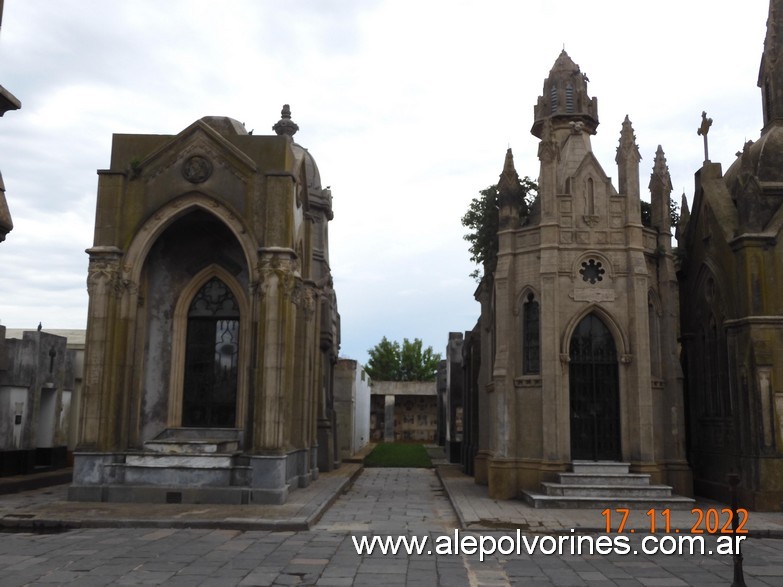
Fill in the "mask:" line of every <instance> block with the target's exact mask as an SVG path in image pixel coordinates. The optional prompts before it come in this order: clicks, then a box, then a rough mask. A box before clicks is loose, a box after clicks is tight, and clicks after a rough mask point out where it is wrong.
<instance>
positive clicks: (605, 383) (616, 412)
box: [569, 314, 621, 461]
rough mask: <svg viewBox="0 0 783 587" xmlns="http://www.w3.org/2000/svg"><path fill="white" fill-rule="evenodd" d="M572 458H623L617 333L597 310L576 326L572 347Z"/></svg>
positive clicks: (594, 459)
mask: <svg viewBox="0 0 783 587" xmlns="http://www.w3.org/2000/svg"><path fill="white" fill-rule="evenodd" d="M569 358H570V362H569V381H570V383H569V391H570V406H571V459H572V460H593V461H616V460H620V456H621V451H620V400H619V396H620V393H619V387H620V385H619V377H618V369H617V349H616V347H615V343H614V337H613V336H612V333H611V332H610V331H609V329H608V328H607V327H606V325H605V324H604V323H603V322H602V321H601V319H600V318H599V317H598V316H596V315H595V314H588V315H587V316H585V317H584V318H583V319H582V321H581V322H579V324H578V325H577V327H576V328H575V329H574V333H573V334H572V335H571V343H570V347H569Z"/></svg>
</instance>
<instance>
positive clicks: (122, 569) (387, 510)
mask: <svg viewBox="0 0 783 587" xmlns="http://www.w3.org/2000/svg"><path fill="white" fill-rule="evenodd" d="M359 471H360V467H359V466H358V465H356V464H352V465H350V466H349V465H344V466H343V467H341V469H339V470H337V471H335V472H332V473H329V474H324V475H321V476H320V477H319V479H318V480H317V481H316V482H315V483H313V484H311V486H310V487H308V488H304V489H300V490H297V491H295V492H292V493H291V498H290V499H289V503H288V504H286V505H285V506H206V505H201V506H187V505H183V504H168V505H164V504H161V505H159V506H151V505H142V506H139V505H137V504H81V503H73V502H64V501H62V499H63V498H64V495H65V486H59V487H55V488H49V489H39V490H35V491H30V492H24V493H18V494H14V495H4V496H0V523H2V525H4V526H6V530H7V533H4V534H2V538H0V584H2V585H3V587H5V586H6V585H9V586H12V585H43V584H48V585H51V584H68V583H72V584H77V585H109V584H141V583H146V584H166V585H331V586H340V585H359V586H361V585H373V586H374V587H379V586H381V585H383V586H386V585H414V586H422V587H424V586H432V585H443V586H447V585H448V586H452V585H457V586H462V585H465V586H470V587H474V586H484V585H487V586H489V585H541V586H561V585H574V586H576V585H580V586H588V587H598V586H604V585H615V586H628V587H630V586H650V587H653V586H666V587H684V586H688V585H710V586H717V585H729V584H731V579H732V573H733V566H732V557H731V556H727V555H718V554H712V555H710V554H699V555H690V554H688V555H679V556H677V555H671V556H665V555H663V554H660V553H658V554H655V555H647V554H643V552H642V540H643V539H644V538H645V537H646V536H648V535H649V527H648V524H649V519H648V518H646V517H645V515H644V513H641V512H634V513H632V515H631V517H630V518H629V521H628V523H627V525H626V532H625V533H624V535H623V537H624V539H625V540H627V545H628V546H627V549H628V554H619V553H616V552H613V553H610V554H600V553H598V552H597V551H593V552H592V554H591V553H590V552H589V548H588V546H589V545H588V544H587V543H582V548H583V550H582V553H581V554H570V552H569V551H570V546H571V545H573V544H574V542H573V541H574V540H577V539H578V538H579V537H582V538H583V539H586V538H588V537H589V538H592V539H597V538H598V533H602V532H603V531H604V530H605V528H604V525H605V519H604V518H603V517H602V516H601V514H600V512H593V511H590V510H536V509H533V508H530V507H529V506H527V505H525V504H523V503H522V502H518V501H498V500H492V499H490V498H489V497H487V495H486V488H484V487H481V486H477V485H476V484H475V483H474V482H473V479H472V478H470V477H467V476H465V475H463V474H462V473H461V472H460V471H459V469H458V468H456V467H454V466H450V465H447V464H444V463H443V462H440V463H439V465H438V472H437V473H436V472H435V471H433V470H429V469H365V470H364V472H362V473H361V475H360V476H358V478H357V479H356V480H355V482H354V483H353V485H352V486H350V488H349V485H350V483H351V478H352V476H353V475H355V474H356V473H357V472H359ZM332 501H334V503H333V505H332V506H331V507H329V506H328V504H329V503H330V502H332ZM452 504H453V505H454V506H455V507H454V508H453V507H452ZM699 506H700V507H705V508H706V507H717V506H718V504H709V503H704V504H699ZM680 516H684V517H683V518H680ZM671 520H672V526H674V525H675V524H682V525H683V527H690V525H692V523H693V519H692V515H691V514H690V512H679V513H676V514H674V513H673V514H672V518H671ZM747 526H748V528H749V530H750V532H751V536H759V538H749V539H748V540H746V542H745V543H744V544H743V554H744V557H745V560H744V568H745V579H746V584H747V585H748V587H753V586H771V585H776V586H778V587H779V586H781V585H783V540H777V539H769V538H763V537H762V536H780V535H783V534H781V528H782V527H783V514H759V513H755V512H751V514H750V518H749V520H748V524H747ZM68 528H73V529H68ZM285 528H288V530H285V531H280V530H281V529H285ZM304 528H310V529H309V530H306V529H304ZM572 528H574V529H577V532H575V533H573V534H572V533H571V532H570V530H571V529H572ZM632 528H633V529H636V530H637V532H636V533H634V534H631V533H630V529H632ZM33 529H35V531H34V532H33V531H31V530H33ZM517 529H519V530H521V531H524V533H520V535H519V536H517V535H516V530H517ZM590 532H592V534H590ZM400 536H404V537H406V538H408V539H410V538H413V537H417V538H418V539H420V540H424V539H425V538H426V540H427V542H426V544H425V543H421V542H420V544H422V549H421V551H420V554H407V553H406V552H404V549H402V548H401V550H399V551H398V553H397V554H396V555H392V554H387V555H383V554H381V553H380V552H379V550H378V544H376V549H375V551H374V552H373V554H367V553H366V552H364V553H359V552H357V546H356V545H357V544H361V541H362V540H363V539H364V540H372V539H373V538H374V537H378V538H381V539H384V540H385V539H387V538H391V539H392V540H394V541H396V540H397V539H398V537H400ZM617 537H618V535H617V534H613V535H612V539H616V538H617ZM520 538H523V540H527V542H524V541H522V542H519V540H520ZM561 539H562V540H563V541H564V542H563V543H562V544H563V546H564V550H565V554H563V555H552V554H546V552H549V551H550V550H551V547H554V546H555V545H556V544H557V540H561ZM466 540H467V542H465V541H466ZM515 540H516V541H518V542H517V543H515V542H514V541H515ZM471 541H474V542H475V544H482V543H483V544H484V545H485V546H487V547H489V546H492V544H493V543H494V544H500V545H502V546H503V552H506V550H505V549H506V548H507V547H508V546H509V545H512V546H513V549H512V550H514V552H511V553H509V554H502V553H500V552H495V553H494V554H489V555H487V556H482V555H480V553H479V552H472V551H471V544H474V542H471ZM534 541H535V542H534ZM456 544H460V545H461V549H460V552H455V550H456ZM534 545H535V546H536V547H535V548H533V551H532V553H530V554H529V553H528V552H527V550H526V549H527V548H528V547H532V546H534ZM400 546H402V544H401V543H400ZM716 548H717V538H716V537H714V536H705V549H706V550H707V551H712V552H715V551H716ZM634 552H636V554H634ZM481 559H483V560H481Z"/></svg>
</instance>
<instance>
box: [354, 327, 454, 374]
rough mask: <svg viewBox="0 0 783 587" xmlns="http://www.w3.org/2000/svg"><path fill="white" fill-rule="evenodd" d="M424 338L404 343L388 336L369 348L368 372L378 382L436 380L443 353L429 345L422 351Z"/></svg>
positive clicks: (404, 341)
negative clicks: (391, 339)
mask: <svg viewBox="0 0 783 587" xmlns="http://www.w3.org/2000/svg"><path fill="white" fill-rule="evenodd" d="M422 346H423V345H422V342H421V339H418V338H414V339H413V342H411V341H409V340H408V339H407V338H405V339H403V341H402V345H400V343H398V342H397V341H394V342H391V341H389V339H387V338H386V337H385V336H384V337H383V338H382V339H381V342H379V343H378V344H376V345H375V346H374V347H373V348H371V349H369V350H368V351H367V353H368V354H369V355H370V360H369V361H368V362H367V366H366V368H365V371H367V373H368V374H369V375H370V377H372V378H373V379H376V380H378V381H433V380H434V379H435V376H436V375H437V372H438V363H440V353H434V352H433V351H432V347H431V346H429V347H427V348H426V349H424V350H422Z"/></svg>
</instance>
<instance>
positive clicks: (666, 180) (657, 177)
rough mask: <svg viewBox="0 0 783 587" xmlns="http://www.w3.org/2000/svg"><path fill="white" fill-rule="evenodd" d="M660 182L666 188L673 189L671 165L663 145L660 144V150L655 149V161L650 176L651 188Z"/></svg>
mask: <svg viewBox="0 0 783 587" xmlns="http://www.w3.org/2000/svg"><path fill="white" fill-rule="evenodd" d="M656 183H658V184H659V185H660V186H661V187H662V188H663V189H664V190H668V191H669V192H671V191H672V178H671V175H669V166H668V165H667V164H666V155H664V152H663V147H661V146H660V145H658V150H657V151H655V161H654V162H653V171H652V175H651V176H650V189H653V186H654V185H655V184H656Z"/></svg>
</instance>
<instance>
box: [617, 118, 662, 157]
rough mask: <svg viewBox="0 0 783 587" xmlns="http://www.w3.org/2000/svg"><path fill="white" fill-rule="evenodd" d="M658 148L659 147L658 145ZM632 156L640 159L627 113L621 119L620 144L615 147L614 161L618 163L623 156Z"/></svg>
mask: <svg viewBox="0 0 783 587" xmlns="http://www.w3.org/2000/svg"><path fill="white" fill-rule="evenodd" d="M658 148H659V149H660V147H658ZM629 155H630V156H632V157H634V158H635V159H636V161H637V162H638V161H641V159H642V156H641V155H640V154H639V146H638V145H637V144H636V135H635V134H634V132H633V125H631V119H630V118H628V115H627V114H626V115H625V120H623V126H622V128H621V129H620V145H619V146H618V147H617V155H616V156H615V158H614V159H615V162H616V163H620V161H622V160H623V159H624V158H626V157H628V156H629Z"/></svg>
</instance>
